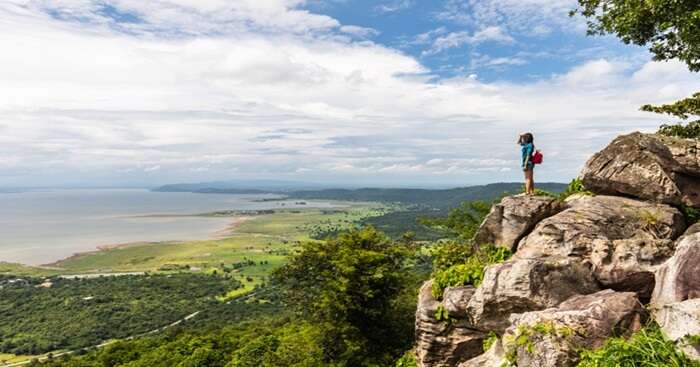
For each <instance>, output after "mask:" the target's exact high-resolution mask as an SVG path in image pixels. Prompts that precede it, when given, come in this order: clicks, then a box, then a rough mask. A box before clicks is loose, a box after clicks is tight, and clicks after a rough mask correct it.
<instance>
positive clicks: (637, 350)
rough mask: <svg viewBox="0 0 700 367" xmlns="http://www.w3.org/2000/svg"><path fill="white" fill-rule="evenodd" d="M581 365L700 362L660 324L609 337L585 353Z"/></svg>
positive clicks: (683, 365)
mask: <svg viewBox="0 0 700 367" xmlns="http://www.w3.org/2000/svg"><path fill="white" fill-rule="evenodd" d="M578 366H579V367H607V366H619V367H637V366H649V367H656V366H658V367H662V366H664V367H666V366H672V367H698V366H700V363H698V362H696V361H692V360H690V359H689V358H688V357H686V356H685V355H684V354H683V353H682V352H681V351H680V350H678V349H677V348H676V346H675V344H674V343H673V342H671V341H669V340H667V339H665V338H664V336H663V334H662V332H661V330H660V329H659V327H658V326H655V325H652V326H648V327H646V328H644V329H642V330H641V331H639V332H638V333H636V334H635V335H633V336H632V337H631V338H629V339H628V340H626V339H624V338H612V339H609V340H608V341H607V342H606V343H605V345H604V346H603V347H602V348H600V349H598V350H594V351H590V350H589V351H584V352H582V353H581V362H580V363H579V364H578Z"/></svg>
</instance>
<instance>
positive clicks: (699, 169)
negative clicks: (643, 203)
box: [581, 133, 700, 207]
mask: <svg viewBox="0 0 700 367" xmlns="http://www.w3.org/2000/svg"><path fill="white" fill-rule="evenodd" d="M581 178H582V180H583V184H584V185H585V186H586V188H588V189H589V190H592V191H594V192H596V193H600V194H608V195H623V196H633V197H636V198H640V199H645V200H651V201H656V202H662V203H667V204H674V205H680V204H685V205H689V206H694V207H697V206H700V156H699V155H698V142H697V141H695V140H690V139H677V138H669V137H660V136H658V135H651V134H642V133H632V134H629V135H623V136H620V137H618V138H617V139H615V140H614V141H613V142H612V143H611V144H610V145H608V147H606V148H605V149H603V150H602V151H600V152H598V153H597V154H595V155H594V156H593V157H592V158H591V159H590V160H589V161H588V162H587V163H586V166H585V167H584V169H583V172H582V173H581Z"/></svg>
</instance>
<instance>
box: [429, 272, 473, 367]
mask: <svg viewBox="0 0 700 367" xmlns="http://www.w3.org/2000/svg"><path fill="white" fill-rule="evenodd" d="M451 292H452V293H453V294H452V295H451V296H450V299H455V300H456V294H460V295H462V296H464V297H468V296H469V293H470V292H469V289H468V288H463V289H462V290H461V291H460V292H455V291H454V289H453V290H452V291H451ZM471 292H473V288H472V291H471ZM467 299H468V298H467ZM457 302H461V301H457ZM440 306H443V307H445V306H444V305H443V304H442V302H440V301H438V300H436V299H435V298H434V297H433V295H432V281H428V282H426V283H425V284H424V285H423V287H421V290H420V294H419V300H418V309H417V311H416V342H417V345H416V354H417V356H416V357H417V358H418V362H419V363H420V366H423V367H452V366H457V365H458V364H459V363H460V362H463V361H466V360H468V359H470V358H473V357H475V356H478V355H479V354H481V353H482V352H483V341H484V337H485V335H486V334H484V333H482V332H480V331H477V330H474V329H471V328H470V327H469V325H468V324H466V323H465V322H464V321H462V322H454V323H451V322H445V321H440V320H438V319H437V318H436V313H437V311H438V308H439V307H440ZM450 307H452V308H456V309H457V310H456V311H455V312H456V313H458V314H460V313H461V314H463V313H464V311H463V310H462V311H459V306H458V305H455V304H452V305H451V306H450Z"/></svg>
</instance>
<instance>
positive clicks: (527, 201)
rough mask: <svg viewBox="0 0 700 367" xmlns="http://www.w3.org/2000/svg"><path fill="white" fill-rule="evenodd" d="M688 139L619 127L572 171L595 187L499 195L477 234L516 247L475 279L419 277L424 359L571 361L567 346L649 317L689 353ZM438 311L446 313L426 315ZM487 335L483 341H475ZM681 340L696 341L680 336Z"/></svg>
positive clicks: (696, 266) (625, 331)
mask: <svg viewBox="0 0 700 367" xmlns="http://www.w3.org/2000/svg"><path fill="white" fill-rule="evenodd" d="M698 148H699V143H698V142H697V141H696V140H686V139H676V138H668V137H662V136H658V135H652V134H641V133H633V134H629V135H625V136H620V137H618V138H617V139H615V140H614V141H613V142H612V143H611V144H610V145H609V146H608V147H606V148H605V149H603V150H602V151H601V152H599V153H597V154H595V155H594V156H593V157H592V158H591V159H590V160H589V161H588V162H587V163H586V166H585V168H584V169H583V171H582V173H581V177H580V178H581V179H582V181H583V183H584V185H585V186H586V188H587V189H589V190H591V191H592V192H593V193H594V195H574V196H572V197H569V198H567V199H566V200H563V201H562V200H559V199H556V198H549V197H527V196H510V197H506V198H504V199H503V200H502V201H501V203H499V204H497V205H495V206H494V207H493V208H492V210H491V213H490V214H489V215H488V216H487V218H486V219H485V221H484V222H483V224H482V226H481V228H480V229H479V231H478V232H477V234H476V237H475V240H476V241H477V243H493V244H495V245H498V246H503V247H506V248H508V249H511V250H513V251H514V252H515V255H514V256H513V258H511V259H510V260H509V261H506V262H504V263H501V264H497V265H493V266H490V267H488V268H487V269H486V271H485V274H484V280H483V282H482V283H481V285H480V286H479V287H476V288H474V287H471V286H464V287H455V288H448V289H446V290H445V292H444V294H443V295H442V297H441V299H436V298H435V297H433V294H432V293H431V291H430V290H431V282H428V283H426V284H425V285H424V287H423V289H422V290H421V292H420V296H419V300H418V311H417V314H416V337H417V346H416V354H417V358H418V361H419V365H420V366H423V367H447V366H449V367H452V366H459V367H487V366H493V367H500V366H503V365H517V366H532V367H537V366H542V367H545V366H546V367H549V366H551V367H555V366H575V365H576V364H577V363H578V353H577V351H578V350H580V349H582V348H587V349H590V348H597V347H600V346H601V345H602V344H603V342H604V341H605V340H606V339H607V338H609V337H611V336H626V335H630V334H632V333H634V332H635V331H637V330H639V328H640V327H641V325H642V323H643V322H644V321H645V320H646V319H648V318H653V319H654V320H655V321H656V322H657V323H658V324H659V325H660V326H661V328H662V331H663V332H664V334H665V335H666V336H667V337H668V338H669V339H671V340H673V341H677V342H678V345H679V348H681V349H683V351H684V352H685V353H686V354H687V355H688V356H690V357H692V358H700V353H698V351H699V350H700V349H699V348H698V345H691V344H689V342H688V340H689V339H688V338H687V336H693V335H699V334H700V225H693V226H690V227H689V228H688V225H687V223H686V222H687V221H686V218H685V216H684V215H683V213H682V210H680V209H682V208H684V207H692V208H700V155H699V154H698ZM438 309H441V310H445V311H446V312H447V314H448V315H449V321H444V319H443V318H441V320H442V321H439V320H438V319H437V318H436V313H437V311H438ZM489 333H491V334H492V335H493V333H495V334H496V335H497V336H498V340H497V341H496V342H495V343H493V345H492V347H491V349H489V350H488V351H487V352H484V351H483V348H482V345H483V344H482V343H483V341H484V339H485V338H486V337H487V335H489ZM690 340H697V338H695V339H690Z"/></svg>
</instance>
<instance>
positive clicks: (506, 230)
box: [474, 195, 565, 251]
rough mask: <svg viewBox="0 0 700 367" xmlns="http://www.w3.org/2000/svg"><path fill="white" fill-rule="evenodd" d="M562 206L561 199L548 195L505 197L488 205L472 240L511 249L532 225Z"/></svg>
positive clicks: (557, 210)
mask: <svg viewBox="0 0 700 367" xmlns="http://www.w3.org/2000/svg"><path fill="white" fill-rule="evenodd" d="M564 208H565V205H564V204H563V203H562V202H560V201H558V200H556V199H554V198H551V197H544V196H526V195H516V196H507V197H505V198H503V200H501V202H500V203H498V204H496V205H494V206H493V207H492V208H491V212H490V213H489V214H488V215H487V216H486V219H484V222H483V223H482V224H481V227H479V230H478V231H477V233H476V236H475V237H474V240H475V241H476V243H481V244H483V243H491V244H494V245H497V246H501V247H505V248H507V249H509V250H513V251H514V250H515V247H516V245H517V244H518V241H520V239H521V238H523V237H524V236H525V235H526V234H527V233H528V232H530V231H531V230H532V228H533V227H534V226H535V224H537V223H538V222H540V221H541V220H543V219H545V218H547V217H551V216H552V215H554V214H557V213H559V212H560V211H562V210H564Z"/></svg>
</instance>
